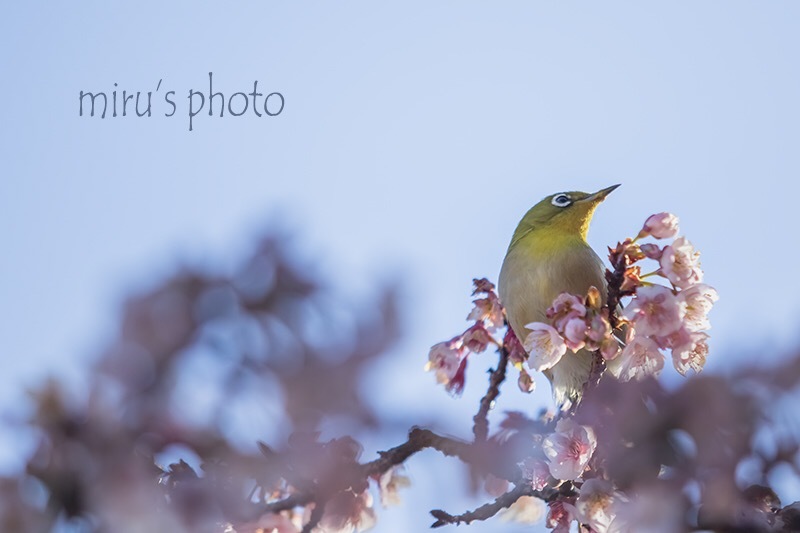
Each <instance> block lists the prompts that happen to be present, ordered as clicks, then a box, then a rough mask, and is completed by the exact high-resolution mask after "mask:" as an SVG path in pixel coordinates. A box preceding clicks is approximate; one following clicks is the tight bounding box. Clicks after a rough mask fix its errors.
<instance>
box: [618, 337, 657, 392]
mask: <svg viewBox="0 0 800 533" xmlns="http://www.w3.org/2000/svg"><path fill="white" fill-rule="evenodd" d="M664 359H665V357H664V354H662V353H661V352H660V351H659V349H658V344H656V342H655V341H654V340H652V339H651V338H649V337H645V336H643V335H635V336H634V337H633V340H631V341H630V342H628V344H627V345H626V346H625V348H623V349H622V354H621V355H620V358H619V363H618V366H617V367H616V369H615V370H612V371H613V373H614V374H615V375H616V376H617V377H618V378H619V379H620V380H621V381H630V380H632V379H637V380H641V379H644V378H645V377H647V376H657V375H658V374H659V373H661V370H663V368H664Z"/></svg>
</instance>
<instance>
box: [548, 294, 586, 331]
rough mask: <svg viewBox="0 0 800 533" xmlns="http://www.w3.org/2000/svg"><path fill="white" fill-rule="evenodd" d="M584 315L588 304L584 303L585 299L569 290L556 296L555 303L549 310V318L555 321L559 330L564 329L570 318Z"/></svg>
mask: <svg viewBox="0 0 800 533" xmlns="http://www.w3.org/2000/svg"><path fill="white" fill-rule="evenodd" d="M584 316H586V306H585V305H583V299H582V298H579V297H577V296H575V295H574V294H570V293H568V292H562V293H561V294H559V295H558V296H556V299H555V300H553V305H552V306H551V307H550V308H549V309H548V310H547V318H549V319H551V320H552V321H553V325H554V326H555V327H556V329H557V330H558V331H564V326H565V325H566V323H567V322H568V321H569V320H570V319H572V318H580V317H584Z"/></svg>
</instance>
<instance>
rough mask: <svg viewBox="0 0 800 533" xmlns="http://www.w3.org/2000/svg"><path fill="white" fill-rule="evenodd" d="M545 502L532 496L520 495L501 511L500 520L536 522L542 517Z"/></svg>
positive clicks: (523, 522)
mask: <svg viewBox="0 0 800 533" xmlns="http://www.w3.org/2000/svg"><path fill="white" fill-rule="evenodd" d="M545 509H546V506H545V503H544V502H543V501H542V500H540V499H539V498H534V497H533V496H522V497H521V498H520V499H518V500H517V501H515V502H514V503H513V504H512V505H511V507H509V508H508V509H505V510H503V511H501V513H500V520H502V521H504V522H516V523H518V524H529V525H532V524H536V523H538V522H539V521H541V519H542V518H544V513H545Z"/></svg>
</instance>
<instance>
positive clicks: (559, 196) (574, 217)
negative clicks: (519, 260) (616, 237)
mask: <svg viewBox="0 0 800 533" xmlns="http://www.w3.org/2000/svg"><path fill="white" fill-rule="evenodd" d="M617 187H619V185H612V186H611V187H606V188H605V189H601V190H599V191H597V192H595V193H585V192H580V191H570V192H559V193H555V194H551V195H550V196H548V197H546V198H544V199H543V200H542V201H541V202H539V203H538V204H536V205H534V206H533V207H531V208H530V209H529V210H528V212H527V213H525V216H524V217H522V220H521V221H520V223H519V225H518V226H517V230H516V231H515V232H514V237H513V238H512V239H511V246H514V244H516V243H517V242H518V241H519V240H520V239H522V238H523V237H525V235H528V234H530V233H532V232H535V233H537V234H539V235H540V236H541V235H543V234H545V235H552V236H553V237H554V238H561V237H564V236H570V237H571V236H574V237H580V238H582V239H584V240H585V239H586V234H587V233H588V231H589V222H591V220H592V215H594V210H595V209H596V208H597V206H598V205H600V202H602V201H603V200H605V198H606V196H608V195H609V194H610V193H611V191H613V190H614V189H616V188H617Z"/></svg>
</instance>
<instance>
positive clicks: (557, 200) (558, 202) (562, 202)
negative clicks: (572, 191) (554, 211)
mask: <svg viewBox="0 0 800 533" xmlns="http://www.w3.org/2000/svg"><path fill="white" fill-rule="evenodd" d="M550 202H551V203H552V204H553V205H554V206H556V207H567V206H568V205H570V204H572V199H570V197H569V195H568V194H564V193H561V194H556V195H555V196H553V199H552V200H551V201H550Z"/></svg>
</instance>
